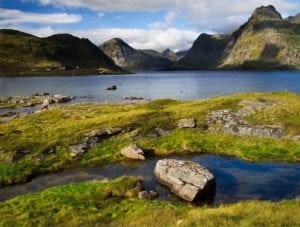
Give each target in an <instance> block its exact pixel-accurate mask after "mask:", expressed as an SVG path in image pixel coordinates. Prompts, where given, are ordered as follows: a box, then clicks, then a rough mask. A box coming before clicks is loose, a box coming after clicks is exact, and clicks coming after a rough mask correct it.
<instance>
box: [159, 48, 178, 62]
mask: <svg viewBox="0 0 300 227" xmlns="http://www.w3.org/2000/svg"><path fill="white" fill-rule="evenodd" d="M161 55H162V56H164V57H165V58H168V59H169V60H170V61H173V62H176V61H178V60H179V59H180V57H178V56H177V54H176V53H175V52H174V51H172V50H170V49H169V48H168V49H166V50H164V51H163V52H161Z"/></svg>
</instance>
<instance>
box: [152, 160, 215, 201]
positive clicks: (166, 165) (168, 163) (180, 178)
mask: <svg viewBox="0 0 300 227" xmlns="http://www.w3.org/2000/svg"><path fill="white" fill-rule="evenodd" d="M154 175H155V176H156V179H157V180H158V181H159V182H160V183H161V184H163V185H166V186H168V187H169V188H170V189H171V191H172V192H173V193H175V194H176V195H178V196H179V197H181V198H183V199H185V200H186V201H190V202H192V201H195V200H197V199H198V198H200V197H204V196H205V195H206V194H207V193H208V192H210V191H212V190H214V187H215V180H214V176H213V174H212V173H211V172H210V171H209V170H208V169H206V168H205V167H204V166H202V165H200V164H197V163H195V162H191V161H181V160H175V159H162V160H159V161H158V162H157V163H156V166H155V169H154Z"/></svg>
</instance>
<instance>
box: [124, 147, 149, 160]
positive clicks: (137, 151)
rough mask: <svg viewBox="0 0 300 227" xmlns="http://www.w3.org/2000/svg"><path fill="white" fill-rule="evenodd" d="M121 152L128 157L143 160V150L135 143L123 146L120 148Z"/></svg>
mask: <svg viewBox="0 0 300 227" xmlns="http://www.w3.org/2000/svg"><path fill="white" fill-rule="evenodd" d="M121 154H122V155H123V156H124V157H126V158H130V159H137V160H145V154H144V151H143V150H142V149H141V148H139V147H138V146H137V145H135V144H133V145H130V146H128V147H124V148H123V149H122V150H121Z"/></svg>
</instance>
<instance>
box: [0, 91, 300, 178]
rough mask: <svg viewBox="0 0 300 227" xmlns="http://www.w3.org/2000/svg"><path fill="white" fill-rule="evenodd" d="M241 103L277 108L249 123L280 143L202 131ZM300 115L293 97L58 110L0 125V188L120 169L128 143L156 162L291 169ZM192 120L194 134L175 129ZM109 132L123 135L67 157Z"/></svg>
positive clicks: (298, 156)
mask: <svg viewBox="0 0 300 227" xmlns="http://www.w3.org/2000/svg"><path fill="white" fill-rule="evenodd" d="M242 100H259V101H263V102H264V101H272V102H275V103H276V105H272V106H270V107H267V108H266V109H264V110H261V111H256V112H255V113H254V114H252V115H251V116H248V117H247V121H248V122H251V123H252V124H255V125H277V126H278V125H279V126H282V127H284V128H285V137H284V138H282V139H267V138H258V137H251V136H244V137H239V136H234V135H229V134H225V133H222V132H211V131H209V130H205V128H206V121H207V116H208V114H209V113H210V112H211V111H213V110H219V109H235V110H236V109H239V108H241V107H240V105H239V103H240V101H242ZM299 113H300V96H299V95H296V94H291V93H268V94H262V93H251V94H238V95H232V96H226V97H217V98H212V99H208V100H201V101H174V100H156V101H152V102H147V103H140V104H108V105H96V104H77V105H70V106H64V107H58V108H54V109H52V110H46V111H41V112H39V113H35V114H33V115H29V116H27V117H20V118H16V119H14V120H12V121H9V122H6V123H0V182H2V183H3V184H14V183H20V182H24V181H27V180H28V179H29V178H30V177H32V176H35V175H37V174H40V173H45V172H52V171H56V170H59V169H63V168H69V167H76V166H83V165H102V164H107V163H112V162H117V161H120V160H122V159H123V157H122V156H121V155H120V150H121V148H122V147H124V146H126V145H129V144H132V143H136V144H137V145H139V146H141V147H142V148H143V149H147V150H152V151H153V152H154V153H155V154H156V155H166V154H180V155H184V154H187V153H190V152H205V153H214V154H223V155H233V156H236V157H239V158H242V159H246V160H253V161H272V160H279V161H291V162H296V161H299V160H300V141H299V140H298V141H296V140H291V137H292V136H295V135H300V115H299ZM189 117H192V118H195V119H196V120H197V126H198V128H195V129H179V128H177V126H176V122H177V121H178V120H179V119H181V118H189ZM111 127H119V128H122V129H123V131H122V133H121V134H118V135H116V136H113V137H111V138H109V139H105V140H103V142H102V143H101V145H100V146H99V147H96V148H94V149H92V150H90V151H89V152H87V153H85V154H84V155H82V156H80V157H76V158H72V157H71V155H70V149H69V145H72V144H78V143H80V142H81V140H82V138H83V137H84V136H85V134H87V133H90V132H91V131H93V130H97V129H101V128H111ZM158 127H159V128H163V129H164V130H169V131H170V133H169V134H168V135H166V136H162V137H158V138H157V137H153V136H152V134H153V130H154V129H155V128H158ZM52 147H56V151H55V152H53V153H51V154H47V155H44V156H43V154H45V151H47V149H50V148H52ZM183 147H184V148H185V149H183ZM24 150H25V151H26V152H25V153H26V154H25V155H23V156H21V157H20V158H18V159H17V160H13V157H14V156H15V155H16V153H18V151H24ZM187 150H188V151H187ZM23 153H24V152H23ZM41 157H42V158H41Z"/></svg>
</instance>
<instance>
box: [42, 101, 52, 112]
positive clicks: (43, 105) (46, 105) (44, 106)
mask: <svg viewBox="0 0 300 227" xmlns="http://www.w3.org/2000/svg"><path fill="white" fill-rule="evenodd" d="M49 105H50V103H49V100H48V99H45V100H44V101H43V102H42V106H41V109H42V110H43V109H48V108H49Z"/></svg>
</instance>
